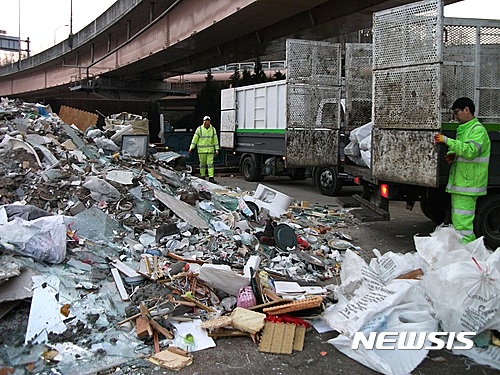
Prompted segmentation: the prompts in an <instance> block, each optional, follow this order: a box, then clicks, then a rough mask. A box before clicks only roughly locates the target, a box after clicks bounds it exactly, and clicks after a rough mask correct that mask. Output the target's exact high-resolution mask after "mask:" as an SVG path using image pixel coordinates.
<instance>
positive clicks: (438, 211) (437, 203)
mask: <svg viewBox="0 0 500 375" xmlns="http://www.w3.org/2000/svg"><path fill="white" fill-rule="evenodd" d="M448 202H449V197H448V199H446V197H443V199H438V197H437V195H436V196H435V197H430V198H428V199H423V200H421V201H420V209H421V210H422V213H423V214H424V215H425V217H427V218H428V219H430V220H432V221H433V222H435V223H436V224H441V223H443V222H444V219H445V218H446V210H447V208H448Z"/></svg>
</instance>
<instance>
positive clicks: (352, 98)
mask: <svg viewBox="0 0 500 375" xmlns="http://www.w3.org/2000/svg"><path fill="white" fill-rule="evenodd" d="M372 61H373V47H372V45H371V44H368V43H355V44H353V43H347V44H346V55H345V75H346V81H345V96H346V120H345V124H344V129H346V131H348V130H351V129H354V128H357V127H358V126H361V125H363V124H366V123H367V122H369V121H370V120H371V117H372Z"/></svg>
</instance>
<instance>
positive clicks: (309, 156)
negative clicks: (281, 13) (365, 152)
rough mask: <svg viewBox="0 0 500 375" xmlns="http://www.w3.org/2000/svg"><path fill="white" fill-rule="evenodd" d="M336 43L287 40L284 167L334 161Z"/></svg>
mask: <svg viewBox="0 0 500 375" xmlns="http://www.w3.org/2000/svg"><path fill="white" fill-rule="evenodd" d="M340 47H341V46H340V44H332V43H328V42H316V41H307V40H296V39H289V40H287V95H286V133H285V137H286V166H287V167H295V166H297V167H306V166H309V167H314V166H319V165H328V164H336V163H337V162H338V160H337V159H338V133H339V131H338V129H340V120H341V117H340V113H341V102H340V99H341V98H340V95H341V87H340V84H341V49H340Z"/></svg>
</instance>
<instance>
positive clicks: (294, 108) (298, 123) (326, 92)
mask: <svg viewBox="0 0 500 375" xmlns="http://www.w3.org/2000/svg"><path fill="white" fill-rule="evenodd" d="M340 92H341V88H340V87H325V86H323V87H322V86H315V85H292V84H288V87H287V100H286V104H287V121H286V126H287V129H293V128H308V129H313V128H327V129H339V128H340V108H341V107H340V105H339V104H340Z"/></svg>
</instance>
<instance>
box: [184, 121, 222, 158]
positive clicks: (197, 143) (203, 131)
mask: <svg viewBox="0 0 500 375" xmlns="http://www.w3.org/2000/svg"><path fill="white" fill-rule="evenodd" d="M195 147H198V153H199V154H213V153H215V151H216V150H217V151H218V150H219V139H218V138H217V132H216V131H215V128H214V127H213V126H212V125H210V126H209V127H208V128H205V126H204V125H200V126H198V128H197V129H196V131H195V132H194V135H193V139H192V140H191V146H189V149H190V150H192V149H194V148H195Z"/></svg>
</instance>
